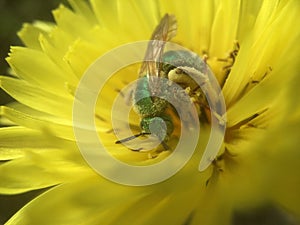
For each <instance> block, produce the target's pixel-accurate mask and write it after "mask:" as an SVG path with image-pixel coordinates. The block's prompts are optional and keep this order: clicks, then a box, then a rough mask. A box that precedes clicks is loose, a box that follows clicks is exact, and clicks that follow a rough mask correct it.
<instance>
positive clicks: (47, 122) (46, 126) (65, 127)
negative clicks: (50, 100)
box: [0, 106, 75, 140]
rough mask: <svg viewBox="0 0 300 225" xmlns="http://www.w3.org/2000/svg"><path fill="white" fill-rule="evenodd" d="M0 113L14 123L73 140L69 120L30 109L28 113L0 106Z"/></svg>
mask: <svg viewBox="0 0 300 225" xmlns="http://www.w3.org/2000/svg"><path fill="white" fill-rule="evenodd" d="M0 109H1V111H0V113H1V115H2V116H5V117H7V118H8V119H10V120H11V121H13V122H15V123H16V124H19V125H22V126H24V127H29V128H32V129H35V130H40V131H42V132H44V133H47V134H48V135H53V136H57V137H61V138H64V139H67V140H75V138H74V134H73V127H72V123H71V121H68V120H63V119H59V118H57V117H53V116H50V115H47V114H42V113H40V112H35V111H34V110H31V113H30V114H27V113H25V112H23V111H18V110H16V109H13V108H8V107H5V106H1V108H0Z"/></svg>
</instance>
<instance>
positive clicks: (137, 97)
mask: <svg viewBox="0 0 300 225" xmlns="http://www.w3.org/2000/svg"><path fill="white" fill-rule="evenodd" d="M176 31H177V22H176V18H175V16H173V15H169V14H166V15H165V16H164V17H163V18H162V19H161V21H160V23H159V24H158V26H157V27H156V29H155V30H154V32H153V34H152V36H151V40H150V42H149V44H148V47H147V51H146V54H145V58H144V61H143V64H142V66H141V69H140V72H139V78H140V79H139V80H138V81H137V84H136V88H135V90H134V91H133V94H132V100H133V103H134V111H135V112H136V113H137V114H138V115H139V116H140V117H141V121H140V128H141V130H142V132H141V133H139V134H136V135H134V136H131V137H128V138H125V139H122V140H118V141H117V142H116V143H123V142H127V141H130V140H132V139H134V138H136V137H139V136H142V135H150V134H152V135H154V136H156V137H157V138H158V139H159V141H160V143H161V144H162V146H163V147H164V149H165V150H167V149H169V147H168V145H167V144H166V143H167V141H168V139H169V138H170V136H171V135H172V133H173V131H174V125H173V121H172V117H171V116H170V115H169V114H168V113H167V112H166V110H167V108H172V106H171V105H170V103H169V102H168V101H167V100H166V99H164V98H160V97H157V96H169V95H170V94H172V95H174V96H173V99H174V100H176V101H177V102H178V104H181V105H183V106H184V104H190V103H191V101H190V99H189V101H188V102H187V101H186V100H183V99H184V98H182V97H181V94H182V91H185V92H188V94H189V95H190V97H191V100H192V102H197V101H198V100H199V101H203V100H202V96H201V95H202V94H201V89H200V87H199V85H198V84H197V83H196V82H195V81H194V80H193V78H191V77H190V76H189V75H188V74H187V71H186V70H188V69H189V68H193V69H195V70H196V71H204V69H205V66H206V65H205V63H204V62H203V61H202V60H201V59H200V58H199V56H198V55H196V54H194V53H191V52H189V51H184V50H177V51H167V52H165V53H164V47H165V44H166V42H167V41H170V40H171V39H172V38H173V37H174V36H175V35H176ZM181 68H187V69H185V70H184V69H181ZM157 78H163V80H169V81H173V82H174V83H176V84H178V85H179V86H180V87H181V88H180V89H181V90H178V89H176V88H174V87H172V88H171V87H170V85H169V84H168V82H163V81H161V80H160V79H157ZM199 90H200V91H199ZM199 93H200V94H199ZM192 98H193V99H195V100H193V99H192ZM183 108H184V107H183ZM185 113H188V112H185ZM187 116H189V115H187ZM150 128H151V129H150ZM141 149H142V148H139V149H138V150H141Z"/></svg>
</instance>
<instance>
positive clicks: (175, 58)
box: [162, 50, 206, 74]
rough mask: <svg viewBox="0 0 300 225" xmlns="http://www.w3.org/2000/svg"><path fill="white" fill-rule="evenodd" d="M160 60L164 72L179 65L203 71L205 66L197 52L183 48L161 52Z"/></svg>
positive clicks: (166, 72)
mask: <svg viewBox="0 0 300 225" xmlns="http://www.w3.org/2000/svg"><path fill="white" fill-rule="evenodd" d="M162 61H163V65H162V70H163V72H164V73H165V74H168V73H169V71H170V70H172V69H174V68H176V67H179V66H187V67H192V68H195V69H196V70H198V71H204V69H205V66H206V65H205V63H204V62H203V61H202V60H201V59H200V58H199V56H198V55H197V54H195V53H192V52H189V51H185V50H177V51H167V52H165V53H164V54H163V58H162Z"/></svg>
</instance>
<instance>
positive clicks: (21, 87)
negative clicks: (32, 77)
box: [0, 77, 72, 118]
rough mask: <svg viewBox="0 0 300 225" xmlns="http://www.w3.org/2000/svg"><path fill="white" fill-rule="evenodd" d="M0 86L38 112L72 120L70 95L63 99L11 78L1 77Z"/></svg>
mask: <svg viewBox="0 0 300 225" xmlns="http://www.w3.org/2000/svg"><path fill="white" fill-rule="evenodd" d="M0 86H1V88H3V89H4V90H5V91H6V92H7V93H9V94H10V95H11V96H12V97H13V98H15V99H16V100H18V101H19V102H22V103H23V104H24V105H27V106H29V107H31V108H33V109H36V110H37V111H44V112H47V113H49V114H53V115H57V116H61V117H64V118H71V115H72V99H71V95H69V94H67V95H65V96H64V97H63V96H60V95H56V94H54V93H50V92H48V91H46V90H44V89H41V88H40V87H37V86H33V85H31V84H29V83H27V82H25V81H23V80H18V79H12V78H9V77H0ZM57 99H59V101H57Z"/></svg>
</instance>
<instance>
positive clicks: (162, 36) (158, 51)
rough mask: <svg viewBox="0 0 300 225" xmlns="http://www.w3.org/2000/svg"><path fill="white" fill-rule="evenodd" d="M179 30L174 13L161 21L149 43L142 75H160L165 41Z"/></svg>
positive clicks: (149, 76) (140, 73) (141, 71)
mask: <svg viewBox="0 0 300 225" xmlns="http://www.w3.org/2000/svg"><path fill="white" fill-rule="evenodd" d="M176 31H177V22H176V18H175V16H174V15H169V14H166V15H165V16H164V17H163V18H162V19H161V20H160V22H159V24H158V25H157V27H156V28H155V30H154V32H153V33H152V36H151V40H150V42H149V44H148V47H147V51H146V54H145V58H144V61H143V64H142V67H141V69H140V72H139V76H140V77H144V76H147V77H148V78H149V80H151V76H160V71H161V68H160V67H161V61H162V55H163V52H164V47H165V44H166V43H165V42H166V41H169V40H171V39H172V38H173V37H174V36H175V35H176Z"/></svg>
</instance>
